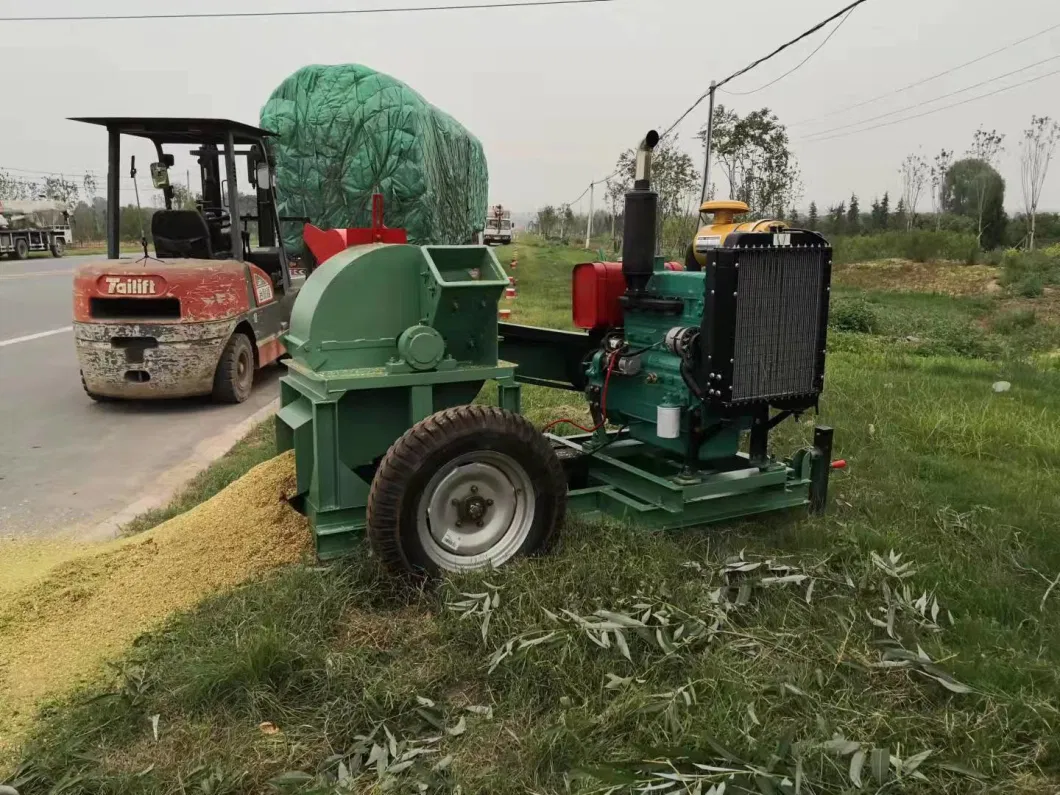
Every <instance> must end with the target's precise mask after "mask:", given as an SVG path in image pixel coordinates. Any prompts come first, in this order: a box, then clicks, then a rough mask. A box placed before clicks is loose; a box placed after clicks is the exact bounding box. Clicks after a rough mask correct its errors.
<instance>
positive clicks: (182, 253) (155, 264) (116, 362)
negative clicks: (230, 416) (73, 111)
mask: <svg viewBox="0 0 1060 795" xmlns="http://www.w3.org/2000/svg"><path fill="white" fill-rule="evenodd" d="M71 121H79V122H84V123H87V124H93V125H98V126H100V127H103V128H105V129H106V130H107V135H108V139H109V147H108V170H107V258H106V259H100V260H98V261H96V262H90V263H87V264H84V265H81V266H79V267H78V268H77V269H76V271H75V275H74V337H75V340H76V345H77V356H78V361H79V363H80V368H81V383H82V385H83V387H84V390H85V392H86V393H87V394H88V396H89V397H90V398H92V399H93V400H112V399H123V398H124V399H142V398H177V397H189V396H193V395H212V396H213V398H214V399H215V400H217V401H219V402H224V403H241V402H243V401H244V400H246V399H247V397H249V395H250V393H251V389H252V387H253V383H254V374H255V372H256V371H257V370H260V369H261V368H262V367H265V366H266V365H269V364H271V363H272V362H275V361H276V360H277V359H279V358H280V356H282V355H283V353H284V349H283V345H282V343H281V342H280V335H281V334H282V333H283V332H284V331H286V330H287V328H288V324H289V321H290V317H291V307H292V306H293V305H294V298H295V295H296V294H297V293H298V290H299V289H300V288H301V286H302V284H303V283H304V282H305V279H306V271H305V269H303V268H301V267H298V266H297V263H292V262H291V261H290V260H289V258H288V255H287V252H286V251H285V250H284V246H283V241H282V237H281V235H280V233H279V229H280V222H281V220H283V221H305V220H306V219H293V218H290V219H289V218H283V219H281V218H280V216H279V215H278V213H277V202H276V190H275V181H274V177H273V168H272V166H273V163H272V162H271V158H270V155H269V147H268V140H269V138H270V137H272V136H273V133H271V132H269V131H267V130H262V129H259V128H257V127H252V126H250V125H247V124H242V123H240V122H235V121H229V120H227V119H193V118H125V117H121V118H118V117H112V118H78V119H71ZM123 135H128V136H136V137H139V138H144V139H147V140H148V141H150V142H151V143H152V144H153V145H154V148H155V152H156V155H157V157H156V160H155V162H153V163H151V165H150V174H151V181H152V184H153V185H154V187H155V188H157V189H159V190H161V192H162V196H163V199H164V203H165V207H164V209H159V210H157V211H156V212H155V213H154V214H153V215H152V216H151V220H150V241H151V244H152V245H153V254H152V253H149V251H148V232H147V231H146V230H143V229H141V240H140V244H141V247H142V249H143V252H142V254H141V255H137V256H134V257H132V258H128V257H127V258H125V259H122V258H121V257H120V253H119V242H120V241H119V230H120V220H121V204H120V202H119V195H120V180H121V178H122V176H123V174H122V171H121V166H122V162H121V161H122V157H121V138H122V136H123ZM174 147H188V148H190V152H189V154H190V155H191V156H192V157H194V158H196V160H197V162H198V165H199V173H200V176H201V180H202V182H201V184H202V195H201V197H199V198H198V199H197V200H196V201H195V204H194V206H187V203H185V206H176V202H175V191H174V188H173V185H172V183H171V182H170V177H169V171H170V169H171V168H173V166H174V163H175V157H174V154H173V151H172V150H173V148H174ZM167 150H168V151H167ZM130 163H131V167H130V169H129V172H128V174H129V175H130V176H132V177H133V179H134V182H135V177H136V159H135V157H133V158H131V161H130ZM240 166H243V167H244V168H240ZM240 171H243V172H244V174H245V176H246V181H247V183H249V185H250V186H252V188H253V192H254V202H253V204H251V202H250V200H249V197H246V198H245V199H244V202H243V206H244V210H245V212H243V211H241V209H240V204H241V202H240V191H239V183H238V181H237V174H238V172H240ZM137 204H139V189H138V188H137ZM141 217H143V216H142V215H141ZM252 237H253V238H256V240H254V241H252Z"/></svg>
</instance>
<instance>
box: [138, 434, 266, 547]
mask: <svg viewBox="0 0 1060 795" xmlns="http://www.w3.org/2000/svg"><path fill="white" fill-rule="evenodd" d="M274 455H276V438H275V431H274V426H273V421H272V420H271V419H268V420H265V421H263V422H262V423H260V424H259V425H257V426H256V427H254V428H253V429H251V431H250V432H249V433H248V434H247V435H246V436H244V437H243V438H242V439H240V440H239V442H237V443H236V445H235V446H234V447H233V448H232V449H231V450H229V451H228V452H227V453H225V454H224V455H223V456H221V457H220V458H219V459H217V461H215V462H213V463H212V464H211V465H210V466H208V467H206V469H204V470H202V471H201V472H200V473H199V474H198V475H196V476H195V477H194V478H192V479H191V480H190V481H189V482H188V483H187V484H186V485H185V486H184V487H183V488H182V489H181V490H180V492H179V493H178V494H177V496H176V497H174V498H173V500H171V501H170V502H169V504H168V505H165V506H164V507H162V508H157V509H155V510H153V511H148V512H147V513H144V514H141V515H140V516H138V517H136V518H135V519H133V520H132V521H131V522H129V524H127V525H125V526H124V527H122V533H124V534H126V535H133V534H135V533H142V532H144V531H145V530H150V529H151V528H152V527H155V526H157V525H160V524H162V522H164V521H166V520H167V519H172V518H173V517H174V516H177V515H178V514H181V513H184V512H185V511H187V510H189V509H191V508H194V507H195V506H196V505H198V504H200V503H202V502H205V501H206V500H208V499H210V497H212V496H213V495H215V494H216V493H217V492H219V491H220V490H221V489H223V488H224V487H225V486H227V485H228V484H229V483H231V482H232V481H234V480H237V479H238V478H239V477H241V476H242V475H243V474H244V473H245V472H246V471H247V470H249V469H251V468H253V467H254V466H257V465H258V464H260V463H261V462H262V461H267V460H268V459H270V458H272V457H273V456H274Z"/></svg>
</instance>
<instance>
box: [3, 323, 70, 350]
mask: <svg viewBox="0 0 1060 795" xmlns="http://www.w3.org/2000/svg"><path fill="white" fill-rule="evenodd" d="M73 328H74V327H73V326H63V327H62V328H53V329H52V330H51V331H38V332H37V333H36V334H27V335H26V336H25V337H12V338H11V339H9V340H0V348H4V347H7V346H8V345H16V344H17V343H19V342H30V341H31V340H39V339H41V338H42V337H51V336H52V335H54V334H63V333H64V332H67V331H73Z"/></svg>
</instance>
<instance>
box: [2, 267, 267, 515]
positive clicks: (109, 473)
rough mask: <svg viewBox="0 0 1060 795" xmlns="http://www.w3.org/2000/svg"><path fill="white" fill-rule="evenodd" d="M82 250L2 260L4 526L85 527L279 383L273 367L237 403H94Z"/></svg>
mask: <svg viewBox="0 0 1060 795" xmlns="http://www.w3.org/2000/svg"><path fill="white" fill-rule="evenodd" d="M87 259H95V258H89V257H64V258H63V259H52V258H47V259H38V258H33V259H29V260H26V261H24V262H13V261H10V260H3V261H0V535H11V534H13V535H47V534H50V533H53V532H57V531H61V530H66V529H76V530H80V529H88V528H91V527H94V526H96V525H97V524H98V523H100V522H103V521H105V520H107V519H108V518H109V517H111V516H113V515H114V514H116V513H118V512H120V511H121V510H122V509H124V508H125V507H126V506H128V505H130V504H131V503H133V502H136V501H137V500H138V499H141V498H142V497H143V496H144V494H145V493H149V492H151V490H152V489H153V488H155V487H157V484H158V482H159V478H160V476H161V475H162V474H163V473H165V472H167V471H169V470H172V469H173V468H174V467H177V466H179V465H181V464H182V463H184V462H186V461H188V460H189V459H190V458H191V457H192V456H193V454H194V453H195V451H196V447H197V446H199V445H200V443H202V442H204V441H205V440H208V439H213V438H215V437H218V436H219V435H221V434H223V433H225V432H226V431H231V429H232V428H233V426H235V425H237V424H239V423H240V422H242V421H243V420H245V419H246V418H247V417H249V416H250V415H252V414H254V413H255V412H256V411H257V410H259V409H261V408H263V407H265V406H266V405H268V404H269V403H270V402H271V401H272V400H273V399H275V398H276V397H277V396H278V394H279V389H278V386H277V384H278V381H277V379H278V376H279V368H278V367H272V368H267V370H266V371H264V372H263V373H262V374H259V380H258V383H257V384H255V389H254V393H253V394H252V395H251V398H250V399H249V400H248V401H246V402H245V403H242V404H240V405H238V406H218V405H212V404H210V403H209V402H208V401H206V400H201V399H193V400H180V401H165V402H161V403H156V402H140V403H123V402H119V403H106V404H102V403H95V402H94V401H92V400H90V399H89V398H88V397H87V396H86V395H85V394H84V392H82V390H81V382H80V378H79V376H78V367H77V356H76V354H75V352H74V341H73V336H72V334H71V332H70V322H71V304H72V294H71V290H72V271H73V267H74V266H75V265H76V264H77V263H78V262H79V261H83V260H87Z"/></svg>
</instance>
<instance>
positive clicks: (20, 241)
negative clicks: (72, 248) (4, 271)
mask: <svg viewBox="0 0 1060 795" xmlns="http://www.w3.org/2000/svg"><path fill="white" fill-rule="evenodd" d="M73 240H74V238H73V232H72V231H71V230H70V213H69V212H68V211H67V209H66V207H65V205H63V204H62V203H61V202H52V201H0V256H8V257H14V258H15V259H26V257H28V256H29V254H30V252H31V251H50V252H51V254H52V256H53V257H61V256H62V255H63V252H64V251H65V250H66V247H67V246H68V245H69V244H70V243H72V242H73Z"/></svg>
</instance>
